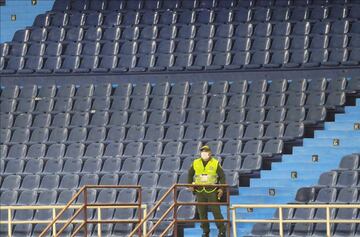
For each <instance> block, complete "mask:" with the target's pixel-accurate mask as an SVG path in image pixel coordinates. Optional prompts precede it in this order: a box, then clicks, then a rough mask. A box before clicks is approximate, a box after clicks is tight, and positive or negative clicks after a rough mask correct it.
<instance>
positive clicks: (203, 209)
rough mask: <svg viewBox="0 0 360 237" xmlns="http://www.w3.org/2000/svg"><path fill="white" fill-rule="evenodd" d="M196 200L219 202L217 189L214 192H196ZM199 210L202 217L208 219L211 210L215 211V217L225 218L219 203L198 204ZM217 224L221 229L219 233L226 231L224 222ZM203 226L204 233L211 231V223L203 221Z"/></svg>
mask: <svg viewBox="0 0 360 237" xmlns="http://www.w3.org/2000/svg"><path fill="white" fill-rule="evenodd" d="M196 200H197V201H198V202H219V200H218V199H217V192H216V191H215V192H212V193H205V192H201V193H196ZM197 210H198V213H199V218H200V219H208V211H209V210H210V211H211V212H212V213H213V215H214V218H215V219H224V218H223V216H222V214H221V211H220V206H219V205H198V206H197ZM216 226H217V228H218V229H219V233H220V232H223V233H225V225H224V223H223V222H216ZM201 228H202V229H203V231H204V233H208V232H210V228H209V223H205V222H202V223H201Z"/></svg>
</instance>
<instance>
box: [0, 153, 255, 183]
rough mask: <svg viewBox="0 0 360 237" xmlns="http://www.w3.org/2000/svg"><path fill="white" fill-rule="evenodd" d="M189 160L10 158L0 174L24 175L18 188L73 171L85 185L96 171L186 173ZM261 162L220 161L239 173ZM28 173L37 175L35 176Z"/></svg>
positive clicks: (247, 159) (93, 179) (249, 159)
mask: <svg viewBox="0 0 360 237" xmlns="http://www.w3.org/2000/svg"><path fill="white" fill-rule="evenodd" d="M193 160H194V158H193V157H188V158H186V159H183V160H182V161H181V159H180V158H179V157H166V158H165V159H163V160H162V159H161V158H159V157H147V158H145V159H140V158H126V159H119V158H109V159H105V160H102V159H83V160H82V159H79V158H69V159H60V158H59V159H49V160H46V159H41V158H38V159H31V160H27V159H11V160H8V161H7V162H4V164H2V165H3V166H4V170H3V171H2V175H3V177H4V178H6V177H7V176H9V175H11V174H22V175H28V177H27V178H24V180H23V181H22V186H21V189H33V188H35V187H34V186H33V185H35V184H36V183H39V180H40V178H41V176H44V175H46V174H59V175H65V174H68V173H74V174H78V175H80V176H81V177H80V178H81V179H84V180H85V181H87V184H93V185H95V184H98V179H99V178H98V175H99V174H126V173H128V172H134V173H139V174H143V173H148V172H155V173H159V175H160V174H161V173H166V172H177V173H182V172H186V171H187V170H188V169H189V167H190V165H191V163H192V162H193ZM261 164H262V157H261V156H259V155H248V156H246V157H244V158H243V157H241V156H226V157H224V161H223V166H224V170H226V171H233V172H239V173H240V174H242V173H250V172H253V171H255V170H259V169H260V168H261ZM31 174H37V176H34V175H31ZM38 176H39V177H38ZM25 180H26V181H25ZM90 181H91V182H90ZM182 181H183V180H182ZM83 182H84V181H83ZM83 182H82V183H83ZM185 183H186V182H185ZM30 184H33V185H30ZM83 185H84V184H83ZM81 186H82V185H79V187H81Z"/></svg>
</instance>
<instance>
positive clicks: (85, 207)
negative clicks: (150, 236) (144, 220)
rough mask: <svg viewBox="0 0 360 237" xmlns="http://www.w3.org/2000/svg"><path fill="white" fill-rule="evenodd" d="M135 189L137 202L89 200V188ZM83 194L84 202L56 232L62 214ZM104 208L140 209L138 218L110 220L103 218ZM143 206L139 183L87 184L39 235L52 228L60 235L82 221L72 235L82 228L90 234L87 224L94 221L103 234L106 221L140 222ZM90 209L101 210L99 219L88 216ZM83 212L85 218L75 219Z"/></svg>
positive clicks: (56, 236) (99, 232)
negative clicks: (98, 202) (97, 202)
mask: <svg viewBox="0 0 360 237" xmlns="http://www.w3.org/2000/svg"><path fill="white" fill-rule="evenodd" d="M107 188H110V189H124V188H125V189H135V190H136V191H137V196H138V198H137V203H134V204H131V203H101V204H96V203H89V202H88V190H89V189H107ZM81 194H82V195H83V204H82V205H80V206H79V207H78V209H77V210H76V211H75V213H74V214H73V215H72V216H71V217H70V218H68V219H67V220H66V222H65V223H63V226H62V227H61V228H60V230H59V231H56V230H55V232H54V227H55V226H56V224H57V223H61V220H59V219H60V218H61V217H62V215H63V214H64V213H65V212H66V211H67V210H69V209H70V207H71V206H73V203H74V202H75V201H76V200H77V199H78V198H79V197H80V195H81ZM104 208H114V209H116V208H134V209H135V208H137V209H138V210H139V211H138V219H133V220H123V219H121V220H114V219H109V220H102V219H101V209H104ZM141 208H142V203H141V186H138V185H85V186H83V187H82V188H81V189H80V190H79V191H78V192H77V193H76V194H75V195H74V196H73V197H72V198H71V199H70V201H69V202H68V203H67V204H66V205H65V207H64V208H63V209H62V210H61V211H60V212H59V213H57V215H56V216H55V218H54V219H53V220H52V221H51V222H50V223H49V224H48V225H47V226H46V227H45V229H44V230H43V231H42V232H41V234H40V235H39V237H43V236H45V235H46V234H47V233H48V232H49V230H50V229H51V228H52V229H53V230H52V233H53V236H54V237H58V236H60V235H61V234H62V233H63V232H64V231H65V230H66V228H67V227H68V226H69V225H70V224H71V223H76V222H78V221H79V222H78V223H80V225H79V226H78V227H77V228H76V229H75V230H74V231H73V232H72V234H71V236H75V235H76V234H77V233H78V232H79V231H80V230H81V229H82V228H83V229H84V236H87V235H88V229H87V224H89V223H93V224H98V235H99V236H101V224H105V223H139V222H140V221H141V211H140V209H141ZM88 209H96V210H98V211H99V210H100V212H98V218H97V220H89V219H88V216H87V211H88ZM81 212H83V220H78V221H77V220H75V218H76V217H77V216H78V215H79V214H80V213H81ZM143 231H145V233H146V228H144V229H143ZM138 232H139V235H141V228H139V231H138Z"/></svg>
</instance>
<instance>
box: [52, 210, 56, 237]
mask: <svg viewBox="0 0 360 237" xmlns="http://www.w3.org/2000/svg"><path fill="white" fill-rule="evenodd" d="M55 217H56V207H55V208H53V209H52V218H53V220H54V219H55ZM53 236H56V224H55V223H54V224H53Z"/></svg>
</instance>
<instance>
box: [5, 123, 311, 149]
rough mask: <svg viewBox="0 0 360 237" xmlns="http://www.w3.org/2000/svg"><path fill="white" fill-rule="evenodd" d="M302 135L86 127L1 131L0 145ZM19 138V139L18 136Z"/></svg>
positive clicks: (268, 130) (274, 130)
mask: <svg viewBox="0 0 360 237" xmlns="http://www.w3.org/2000/svg"><path fill="white" fill-rule="evenodd" d="M303 134H304V125H303V123H289V124H284V123H270V124H269V125H268V126H265V125H264V124H261V123H260V124H255V123H254V124H249V125H247V126H245V125H243V124H231V125H228V126H223V125H209V126H206V127H205V126H202V125H193V124H192V125H189V126H186V127H185V126H182V125H180V126H171V127H169V128H167V129H166V130H165V128H164V127H162V126H149V127H145V126H132V127H130V128H128V129H126V128H124V127H114V128H110V129H106V128H105V127H95V128H91V129H86V128H77V127H75V128H73V129H66V128H54V129H48V128H35V129H34V130H30V129H26V128H17V129H15V130H13V131H11V130H2V131H1V135H2V138H1V143H2V144H7V143H9V144H16V143H29V144H36V143H63V142H64V143H71V142H86V143H95V142H104V141H105V142H114V141H123V142H131V141H143V140H144V141H191V140H203V141H206V140H208V141H211V140H232V139H237V140H243V141H246V140H252V139H261V140H269V139H271V138H281V139H285V140H292V139H297V138H301V137H302V136H303ZM21 135H22V136H21Z"/></svg>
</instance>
